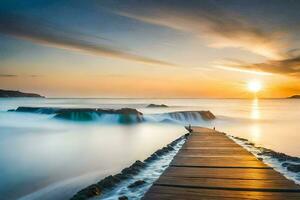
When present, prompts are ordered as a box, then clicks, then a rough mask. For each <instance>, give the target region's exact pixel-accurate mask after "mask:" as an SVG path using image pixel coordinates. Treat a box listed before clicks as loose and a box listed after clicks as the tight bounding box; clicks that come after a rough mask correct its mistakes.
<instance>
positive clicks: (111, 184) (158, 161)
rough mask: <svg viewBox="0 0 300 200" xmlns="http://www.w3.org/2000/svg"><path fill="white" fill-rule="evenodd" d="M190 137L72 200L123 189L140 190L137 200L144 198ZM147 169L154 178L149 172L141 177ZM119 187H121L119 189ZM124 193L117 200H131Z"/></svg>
mask: <svg viewBox="0 0 300 200" xmlns="http://www.w3.org/2000/svg"><path fill="white" fill-rule="evenodd" d="M188 136H189V133H186V134H184V135H183V136H181V137H179V138H177V139H176V140H174V141H173V142H171V143H170V144H168V145H166V146H165V147H163V148H161V149H158V150H157V151H155V152H154V153H153V154H151V155H150V156H149V157H148V158H146V159H145V160H144V161H140V160H137V161H136V162H135V163H133V164H132V165H131V166H129V167H127V168H124V169H123V170H122V171H121V172H120V173H118V174H116V175H110V176H107V177H106V178H104V179H102V180H100V181H99V182H98V183H95V184H92V185H90V186H87V187H86V188H84V189H82V190H80V191H78V192H77V193H76V194H75V195H74V196H73V197H72V198H71V199H70V200H84V199H90V198H93V197H103V196H105V195H107V194H109V193H110V191H115V190H119V191H120V190H122V189H123V190H124V189H125V190H127V189H129V190H130V192H133V193H135V190H140V191H136V193H139V194H137V196H136V198H139V197H138V196H140V197H142V196H143V194H144V193H145V192H146V191H147V189H148V188H149V187H150V186H151V185H152V183H153V182H154V181H155V180H156V179H157V178H158V177H159V176H160V174H161V173H162V172H163V171H164V169H165V168H166V167H167V166H168V163H169V162H171V160H172V159H173V157H174V156H175V155H176V153H177V151H178V150H179V149H180V148H181V146H182V145H183V143H184V141H185V140H186V138H187V137H188ZM155 165H158V166H155ZM147 169H149V171H150V175H151V176H152V177H149V172H148V173H145V175H144V176H143V175H141V173H142V171H143V170H144V171H145V170H147ZM155 170H158V171H159V173H157V172H155ZM154 174H155V175H154ZM139 175H140V176H139ZM141 178H142V179H141ZM118 186H119V187H120V188H119V189H118ZM141 187H142V188H141ZM122 193H124V192H122V191H121V194H120V195H118V194H114V196H116V195H118V197H117V198H119V199H123V200H125V199H128V198H129V197H128V196H127V194H126V192H125V193H124V194H122Z"/></svg>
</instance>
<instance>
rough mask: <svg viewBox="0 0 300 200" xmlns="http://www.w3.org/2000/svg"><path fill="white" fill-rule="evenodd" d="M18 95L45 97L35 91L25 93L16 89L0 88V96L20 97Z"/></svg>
mask: <svg viewBox="0 0 300 200" xmlns="http://www.w3.org/2000/svg"><path fill="white" fill-rule="evenodd" d="M20 97H31V98H45V97H44V96H42V95H39V94H35V93H25V92H20V91H16V90H2V89H0V98H20Z"/></svg>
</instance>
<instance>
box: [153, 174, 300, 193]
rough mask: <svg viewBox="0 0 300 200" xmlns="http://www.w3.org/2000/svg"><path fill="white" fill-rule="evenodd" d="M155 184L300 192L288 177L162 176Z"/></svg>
mask: <svg viewBox="0 0 300 200" xmlns="http://www.w3.org/2000/svg"><path fill="white" fill-rule="evenodd" d="M155 185H166V186H176V187H189V188H204V189H208V188H212V189H226V190H245V191H249V190H250V191H252V190H253V191H274V192H276V191H283V192H284V191H286V192H294V191H298V192H300V188H299V186H297V185H296V184H294V183H293V182H292V181H289V180H287V179H283V178H282V179H272V180H265V179H261V180H259V181H258V180H257V179H247V180H245V179H224V178H201V177H170V176H161V177H160V178H159V179H158V181H157V182H156V183H155Z"/></svg>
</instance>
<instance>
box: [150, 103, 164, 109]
mask: <svg viewBox="0 0 300 200" xmlns="http://www.w3.org/2000/svg"><path fill="white" fill-rule="evenodd" d="M167 107H168V106H167V105H165V104H152V103H151V104H149V105H148V106H147V108H167Z"/></svg>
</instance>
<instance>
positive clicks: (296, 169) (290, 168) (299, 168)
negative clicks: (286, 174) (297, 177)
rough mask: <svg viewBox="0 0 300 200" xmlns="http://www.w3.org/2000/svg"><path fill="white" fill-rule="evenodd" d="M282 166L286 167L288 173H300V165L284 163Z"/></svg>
mask: <svg viewBox="0 0 300 200" xmlns="http://www.w3.org/2000/svg"><path fill="white" fill-rule="evenodd" d="M282 166H283V167H286V169H287V170H288V171H291V172H295V173H298V172H300V164H294V163H283V164H282Z"/></svg>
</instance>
